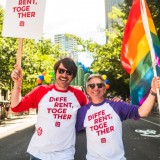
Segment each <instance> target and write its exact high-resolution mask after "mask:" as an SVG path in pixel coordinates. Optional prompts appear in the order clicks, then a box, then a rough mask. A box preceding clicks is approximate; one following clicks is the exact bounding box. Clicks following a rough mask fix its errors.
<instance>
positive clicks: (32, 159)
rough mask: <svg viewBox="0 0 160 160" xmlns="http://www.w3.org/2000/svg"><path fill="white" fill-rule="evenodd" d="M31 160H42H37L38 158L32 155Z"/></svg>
mask: <svg viewBox="0 0 160 160" xmlns="http://www.w3.org/2000/svg"><path fill="white" fill-rule="evenodd" d="M30 160H41V159H39V158H36V157H34V156H32V155H30Z"/></svg>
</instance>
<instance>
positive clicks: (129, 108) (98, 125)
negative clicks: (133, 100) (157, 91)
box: [76, 100, 140, 160]
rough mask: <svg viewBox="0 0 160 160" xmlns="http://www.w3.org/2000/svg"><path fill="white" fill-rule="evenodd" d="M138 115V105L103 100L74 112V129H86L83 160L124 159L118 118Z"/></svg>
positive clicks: (124, 118) (122, 118) (135, 117)
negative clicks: (76, 112) (85, 146)
mask: <svg viewBox="0 0 160 160" xmlns="http://www.w3.org/2000/svg"><path fill="white" fill-rule="evenodd" d="M128 118H134V119H139V118H140V117H139V114H138V106H134V105H128V104H127V103H124V102H113V101H109V100H104V101H103V102H102V103H99V104H93V103H89V104H88V105H86V106H84V107H81V108H80V109H79V111H78V115H77V123H76V129H77V131H79V130H82V129H84V128H85V129H86V136H87V155H86V158H87V160H125V159H126V158H125V157H124V147H123V141H122V121H123V120H126V119H128Z"/></svg>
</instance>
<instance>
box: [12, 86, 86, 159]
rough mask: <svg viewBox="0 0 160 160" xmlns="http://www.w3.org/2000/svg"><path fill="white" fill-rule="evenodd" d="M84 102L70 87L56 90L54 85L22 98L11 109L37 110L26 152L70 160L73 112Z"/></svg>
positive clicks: (47, 157)
mask: <svg viewBox="0 0 160 160" xmlns="http://www.w3.org/2000/svg"><path fill="white" fill-rule="evenodd" d="M86 102H87V100H86V96H85V95H84V93H83V92H82V91H80V90H78V89H75V88H73V87H69V88H68V90H66V91H60V90H58V89H57V88H56V87H55V85H51V86H39V87H37V88H35V89H34V90H33V91H31V92H30V93H29V94H28V95H26V96H25V97H24V98H23V99H22V101H21V103H20V104H19V105H18V106H16V107H15V108H13V109H12V110H13V111H16V112H18V111H19V112H22V111H24V110H27V109H29V108H38V115H37V123H36V130H35V133H34V135H33V137H32V139H31V141H30V144H29V146H28V149H27V152H29V153H30V154H31V155H33V156H35V157H37V158H39V159H42V160H73V159H74V154H75V123H76V116H77V111H78V109H79V108H80V107H81V106H82V105H84V104H86Z"/></svg>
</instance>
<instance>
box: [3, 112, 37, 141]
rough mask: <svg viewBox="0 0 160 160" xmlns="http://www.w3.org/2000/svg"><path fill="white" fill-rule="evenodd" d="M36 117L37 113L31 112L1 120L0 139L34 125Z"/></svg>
mask: <svg viewBox="0 0 160 160" xmlns="http://www.w3.org/2000/svg"><path fill="white" fill-rule="evenodd" d="M36 118H37V115H36V113H34V112H33V113H30V114H29V115H21V116H13V117H11V118H9V119H5V120H3V121H2V122H1V124H0V139H1V138H4V137H6V136H9V135H11V134H13V133H15V132H17V131H20V130H23V129H25V128H28V127H30V126H32V125H34V124H35V123H36Z"/></svg>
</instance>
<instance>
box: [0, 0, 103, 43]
mask: <svg viewBox="0 0 160 160" xmlns="http://www.w3.org/2000/svg"><path fill="white" fill-rule="evenodd" d="M5 3H6V0H0V4H1V5H3V6H4V8H5ZM104 10H105V7H104V0H46V8H45V16H44V25H43V32H44V33H43V35H44V36H45V37H46V38H51V39H52V38H53V37H54V35H55V34H63V33H70V34H75V35H77V36H79V37H82V38H84V39H93V40H95V41H97V42H98V43H101V44H103V43H105V36H104V32H103V31H102V30H103V29H104V28H105V14H104V13H105V12H104Z"/></svg>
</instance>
